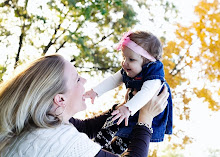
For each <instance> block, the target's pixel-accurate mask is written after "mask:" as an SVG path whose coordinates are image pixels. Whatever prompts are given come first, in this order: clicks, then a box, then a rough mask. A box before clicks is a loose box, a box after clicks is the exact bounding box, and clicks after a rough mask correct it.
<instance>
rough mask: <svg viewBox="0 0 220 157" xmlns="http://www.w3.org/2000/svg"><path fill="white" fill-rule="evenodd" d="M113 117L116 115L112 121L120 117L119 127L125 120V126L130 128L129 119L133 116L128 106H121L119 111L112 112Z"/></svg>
mask: <svg viewBox="0 0 220 157" xmlns="http://www.w3.org/2000/svg"><path fill="white" fill-rule="evenodd" d="M112 115H116V116H114V118H112V121H115V120H116V119H118V118H119V117H120V118H119V120H118V122H117V125H119V124H120V123H121V122H122V121H123V120H124V119H125V126H128V118H129V116H130V115H131V112H130V110H129V109H128V108H127V107H126V106H120V107H119V108H118V109H117V110H115V111H113V112H112Z"/></svg>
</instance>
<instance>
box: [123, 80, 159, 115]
mask: <svg viewBox="0 0 220 157" xmlns="http://www.w3.org/2000/svg"><path fill="white" fill-rule="evenodd" d="M160 87H161V81H160V80H159V79H155V80H148V81H145V82H144V83H143V85H142V87H141V90H140V91H139V92H137V93H136V94H135V95H134V96H133V98H132V99H131V100H129V101H128V102H127V103H126V104H125V105H124V106H126V107H128V109H129V110H130V111H131V115H134V114H135V113H136V112H137V111H138V110H140V109H141V108H142V107H143V106H144V105H145V104H146V103H147V102H148V101H150V100H151V99H152V97H153V96H154V95H155V93H156V92H157V90H158V89H159V88H160Z"/></svg>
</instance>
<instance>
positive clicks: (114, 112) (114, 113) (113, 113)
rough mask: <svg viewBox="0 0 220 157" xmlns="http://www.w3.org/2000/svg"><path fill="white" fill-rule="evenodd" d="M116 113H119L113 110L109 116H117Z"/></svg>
mask: <svg viewBox="0 0 220 157" xmlns="http://www.w3.org/2000/svg"><path fill="white" fill-rule="evenodd" d="M118 113H119V110H114V111H113V112H112V113H111V115H112V116H114V115H116V114H118Z"/></svg>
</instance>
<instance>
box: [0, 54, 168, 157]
mask: <svg viewBox="0 0 220 157" xmlns="http://www.w3.org/2000/svg"><path fill="white" fill-rule="evenodd" d="M85 82H86V79H84V78H82V77H81V76H79V75H78V73H77V71H76V69H75V67H74V66H72V64H71V63H70V62H68V61H66V60H65V59H64V58H63V57H62V56H60V55H51V56H45V57H42V58H39V59H38V60H36V61H34V62H33V63H31V64H30V65H29V66H28V67H27V68H26V69H25V70H23V71H22V72H20V73H19V74H17V75H16V76H15V77H14V78H12V79H10V80H9V81H7V82H3V83H2V84H1V88H0V154H1V156H9V157H11V156H22V157H25V156H27V157H28V156H33V157H34V156H36V157H41V156H42V157H44V156H74V157H78V156H85V157H90V156H91V157H92V156H102V157H103V156H107V155H108V156H117V155H114V154H111V153H109V152H105V151H103V150H102V149H101V146H100V145H99V144H97V143H95V142H93V141H92V140H91V139H89V137H90V138H94V136H95V135H96V134H97V133H98V131H99V130H101V128H102V126H103V125H104V123H105V121H106V119H107V118H108V117H109V116H111V112H110V111H109V112H108V113H105V114H103V115H100V116H99V117H96V118H93V119H88V120H85V121H80V120H77V119H73V118H71V117H72V116H74V115H75V114H76V113H77V112H79V111H82V110H85V109H86V104H85V98H84V96H83V94H84V92H85V89H84V84H85ZM168 95H169V94H168V92H167V89H166V90H164V91H163V92H162V94H161V95H159V96H155V97H154V98H153V99H152V101H151V102H149V104H148V105H145V106H144V107H143V108H142V109H141V111H140V115H139V120H138V122H139V123H138V124H137V125H136V126H135V127H134V129H133V133H134V135H135V136H134V138H133V139H132V143H131V145H130V146H129V147H128V151H127V152H126V155H127V156H133V155H135V154H141V156H147V153H148V147H149V141H150V137H151V132H150V127H151V123H152V119H153V117H155V116H156V115H158V114H159V113H160V112H162V111H163V109H164V108H165V106H166V104H167V101H166V99H167V97H168ZM73 124H74V125H73ZM77 129H78V130H77ZM146 132H147V134H146ZM86 134H87V135H86ZM88 136H89V137H88ZM133 147H135V149H134V148H133ZM141 150H143V151H141Z"/></svg>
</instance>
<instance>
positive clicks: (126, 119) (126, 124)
mask: <svg viewBox="0 0 220 157" xmlns="http://www.w3.org/2000/svg"><path fill="white" fill-rule="evenodd" d="M125 126H128V117H126V118H125Z"/></svg>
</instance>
